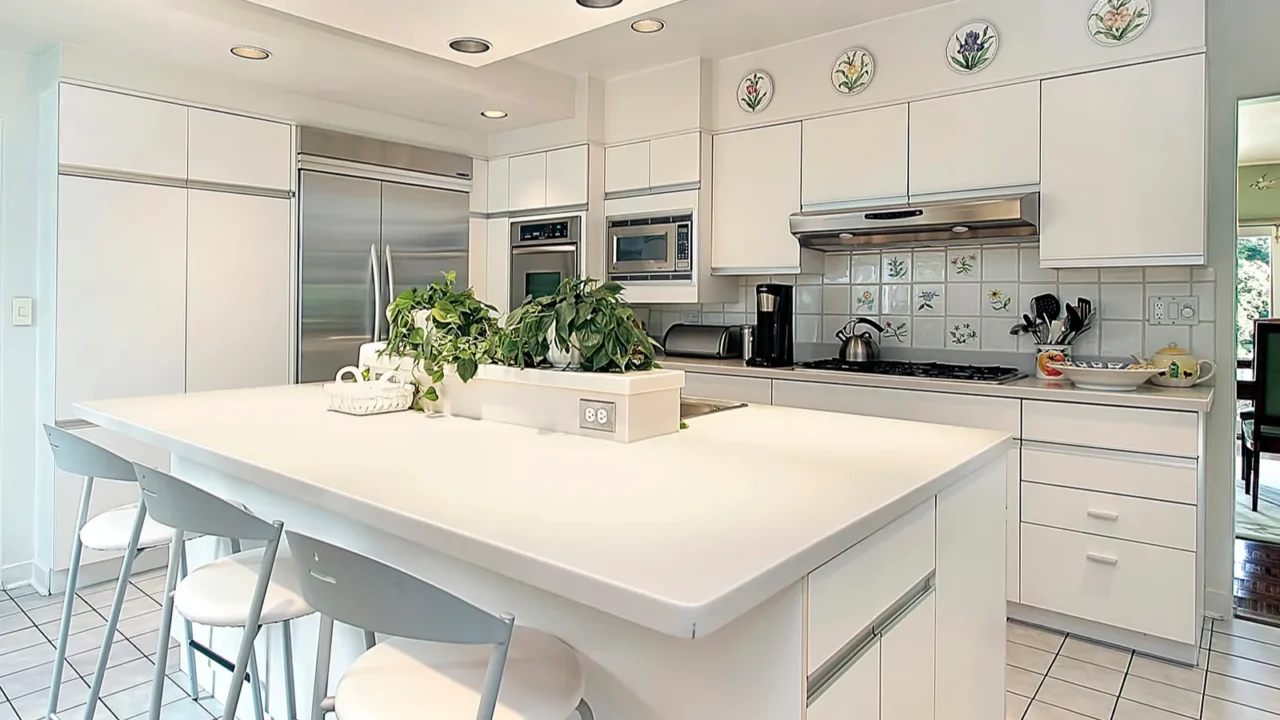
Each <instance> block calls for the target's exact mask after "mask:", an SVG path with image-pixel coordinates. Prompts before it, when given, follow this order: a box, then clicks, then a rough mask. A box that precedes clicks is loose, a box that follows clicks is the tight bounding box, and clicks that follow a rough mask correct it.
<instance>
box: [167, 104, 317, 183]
mask: <svg viewBox="0 0 1280 720" xmlns="http://www.w3.org/2000/svg"><path fill="white" fill-rule="evenodd" d="M188 112H189V113H190V115H189V117H188V120H189V126H188V131H187V142H188V147H189V153H190V155H189V156H188V159H187V162H188V175H189V176H190V178H191V179H192V180H205V181H207V182H217V183H230V184H233V185H249V186H252V187H263V188H274V189H277V190H288V189H289V188H290V187H292V186H293V128H291V127H289V126H288V125H285V124H284V123H278V122H269V121H267V120H258V119H256V118H248V117H244V116H242V115H232V114H230V113H222V112H213V111H211V110H201V109H199V108H191V109H190V110H189V111H188Z"/></svg>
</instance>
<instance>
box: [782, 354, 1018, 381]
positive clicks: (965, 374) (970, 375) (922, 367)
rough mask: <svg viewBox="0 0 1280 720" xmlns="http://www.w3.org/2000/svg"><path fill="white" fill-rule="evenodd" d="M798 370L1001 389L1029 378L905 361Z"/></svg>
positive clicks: (831, 363) (816, 363)
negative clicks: (905, 378) (988, 385)
mask: <svg viewBox="0 0 1280 720" xmlns="http://www.w3.org/2000/svg"><path fill="white" fill-rule="evenodd" d="M796 367H798V368H805V369H806V370H831V371H834V372H851V373H867V374H871V375H896V376H898V377H917V378H927V379H930V380H957V381H962V382H975V383H987V384H991V385H1000V384H1003V383H1007V382H1013V381H1014V380H1018V379H1020V378H1023V377H1026V375H1025V374H1024V373H1023V372H1022V371H1021V370H1018V369H1017V368H1012V367H1005V366H1003V365H957V364H954V363H940V362H937V363H935V362H906V361H903V360H871V361H867V362H849V361H847V360H839V359H835V358H832V359H830V360H811V361H808V362H798V363H796Z"/></svg>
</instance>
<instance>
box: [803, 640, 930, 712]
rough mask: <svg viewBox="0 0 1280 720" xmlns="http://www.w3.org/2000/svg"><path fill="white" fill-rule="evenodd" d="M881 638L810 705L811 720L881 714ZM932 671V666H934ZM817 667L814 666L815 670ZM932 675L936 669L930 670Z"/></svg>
mask: <svg viewBox="0 0 1280 720" xmlns="http://www.w3.org/2000/svg"><path fill="white" fill-rule="evenodd" d="M880 652H881V648H880V641H879V640H877V641H875V644H874V645H872V646H871V647H870V648H868V649H867V650H866V651H865V652H864V653H863V654H862V657H860V658H858V659H857V661H856V662H854V663H853V664H852V665H850V666H849V668H848V669H847V670H845V671H844V674H843V675H841V676H840V677H839V679H837V680H836V681H835V684H833V685H832V686H831V687H829V688H827V690H826V692H824V693H822V694H821V695H819V696H818V698H817V699H816V700H814V701H813V704H812V705H810V706H809V712H808V715H807V717H808V720H873V719H874V718H879V717H880V680H881V677H880ZM930 668H931V670H932V666H930ZM813 669H815V668H810V670H813ZM930 674H931V675H932V672H931V673H930Z"/></svg>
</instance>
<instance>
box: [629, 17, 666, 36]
mask: <svg viewBox="0 0 1280 720" xmlns="http://www.w3.org/2000/svg"><path fill="white" fill-rule="evenodd" d="M666 26H667V24H666V23H664V22H662V21H661V20H659V19H658V18H645V19H643V20H637V21H635V22H633V23H631V29H632V30H635V31H636V32H638V33H644V34H645V35H648V34H650V33H656V32H661V31H662V28H664V27H666Z"/></svg>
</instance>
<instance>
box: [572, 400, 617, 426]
mask: <svg viewBox="0 0 1280 720" xmlns="http://www.w3.org/2000/svg"><path fill="white" fill-rule="evenodd" d="M616 409H617V405H616V404H615V403H611V402H604V401H601V400H586V399H583V400H579V401H578V427H580V428H582V429H583V430H599V431H600V432H610V433H611V432H615V431H616V430H617V426H616V422H617V420H616V418H615V411H616Z"/></svg>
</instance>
